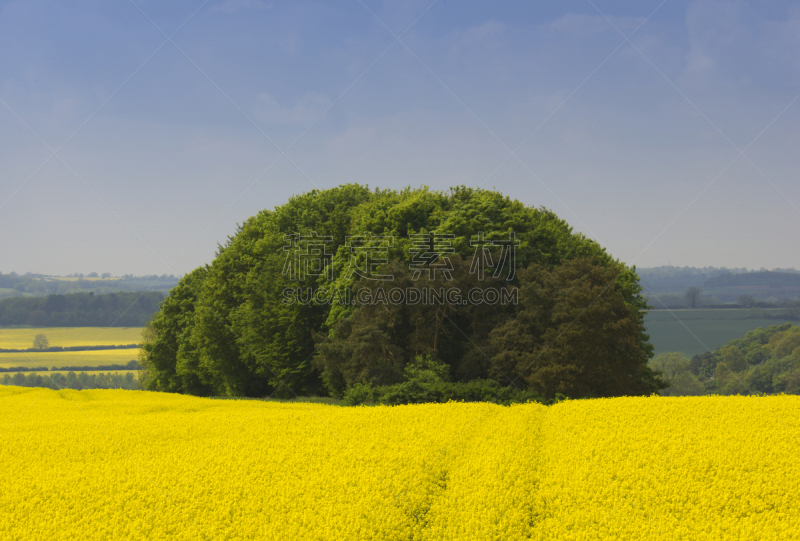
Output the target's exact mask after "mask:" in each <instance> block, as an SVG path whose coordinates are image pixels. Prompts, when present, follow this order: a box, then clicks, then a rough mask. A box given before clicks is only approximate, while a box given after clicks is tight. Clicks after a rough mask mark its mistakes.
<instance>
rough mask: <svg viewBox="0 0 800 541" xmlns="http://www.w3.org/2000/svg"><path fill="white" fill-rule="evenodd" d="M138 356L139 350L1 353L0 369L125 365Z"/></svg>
mask: <svg viewBox="0 0 800 541" xmlns="http://www.w3.org/2000/svg"><path fill="white" fill-rule="evenodd" d="M138 355H139V350H138V349H101V350H96V351H54V352H49V351H45V352H39V351H36V352H24V353H0V368H12V367H17V366H25V367H29V368H33V367H45V368H53V367H54V366H55V367H62V366H101V365H106V364H125V363H127V362H128V361H134V360H136V357H137V356H138Z"/></svg>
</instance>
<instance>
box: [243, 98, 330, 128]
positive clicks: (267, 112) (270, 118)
mask: <svg viewBox="0 0 800 541" xmlns="http://www.w3.org/2000/svg"><path fill="white" fill-rule="evenodd" d="M330 104H331V100H330V98H328V96H326V95H325V94H320V93H318V92H308V93H306V94H304V95H303V96H301V97H300V98H298V99H296V100H295V102H294V105H292V106H286V105H281V104H280V103H278V102H277V101H276V100H275V98H273V97H272V96H270V95H269V94H259V95H258V103H257V104H256V106H255V115H256V118H258V119H259V120H261V121H262V122H268V123H271V124H311V123H312V122H314V121H315V120H317V119H318V118H319V116H320V115H321V114H322V113H323V112H324V111H325V110H326V109H327V108H328V106H330Z"/></svg>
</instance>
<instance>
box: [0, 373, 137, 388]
mask: <svg viewBox="0 0 800 541" xmlns="http://www.w3.org/2000/svg"><path fill="white" fill-rule="evenodd" d="M0 381H2V384H3V385H15V386H17V387H45V388H48V389H54V390H60V389H75V390H76V391H80V390H83V389H129V390H133V389H138V388H139V384H138V383H137V381H136V376H135V375H134V374H133V372H126V373H125V374H106V373H104V372H100V373H92V374H88V373H86V372H80V373H78V374H76V373H75V372H72V371H70V372H68V373H67V375H66V376H65V375H64V374H42V373H41V372H28V373H27V374H23V373H21V372H18V373H16V374H14V375H11V374H3V379H2V380H0Z"/></svg>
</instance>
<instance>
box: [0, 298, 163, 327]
mask: <svg viewBox="0 0 800 541" xmlns="http://www.w3.org/2000/svg"><path fill="white" fill-rule="evenodd" d="M163 298H164V295H163V294H162V293H161V292H158V291H144V292H140V293H136V292H119V293H108V294H105V295H95V294H94V293H93V292H89V293H73V294H70V295H49V296H47V297H14V298H9V299H3V300H0V326H11V325H31V326H33V327H143V326H144V325H145V324H146V323H147V322H148V321H149V320H150V316H151V315H153V314H154V313H155V312H156V311H158V308H159V303H160V302H161V301H162V300H163Z"/></svg>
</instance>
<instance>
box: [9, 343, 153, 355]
mask: <svg viewBox="0 0 800 541" xmlns="http://www.w3.org/2000/svg"><path fill="white" fill-rule="evenodd" d="M138 347H139V344H125V345H122V346H67V347H62V346H51V347H49V348H44V349H38V348H27V349H2V348H0V353H41V352H51V351H56V352H57V351H99V350H103V349H135V348H138Z"/></svg>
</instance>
